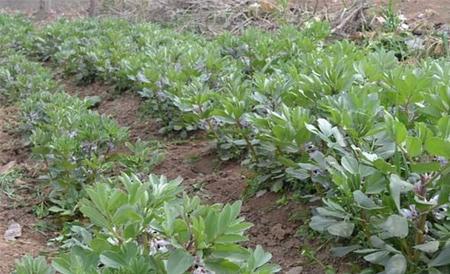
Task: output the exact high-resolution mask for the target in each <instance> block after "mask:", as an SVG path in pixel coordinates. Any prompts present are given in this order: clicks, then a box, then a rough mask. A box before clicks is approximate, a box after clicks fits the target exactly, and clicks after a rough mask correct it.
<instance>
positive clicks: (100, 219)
mask: <svg viewBox="0 0 450 274" xmlns="http://www.w3.org/2000/svg"><path fill="white" fill-rule="evenodd" d="M89 205H90V206H89ZM80 211H81V212H82V213H83V214H84V216H86V217H88V218H89V219H90V220H91V222H92V223H94V224H96V225H97V226H99V227H102V228H107V227H109V222H108V220H107V219H106V218H105V217H104V216H103V215H102V214H101V213H100V211H98V210H97V209H96V208H95V207H94V205H93V204H92V203H91V202H90V201H87V200H85V202H82V206H81V207H80Z"/></svg>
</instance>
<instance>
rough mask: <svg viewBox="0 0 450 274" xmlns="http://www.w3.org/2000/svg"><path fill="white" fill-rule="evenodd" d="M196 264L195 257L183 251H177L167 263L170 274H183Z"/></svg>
mask: <svg viewBox="0 0 450 274" xmlns="http://www.w3.org/2000/svg"><path fill="white" fill-rule="evenodd" d="M193 263H194V257H192V256H191V254H189V253H188V252H186V251H185V250H182V249H177V250H175V251H174V252H173V253H172V254H171V255H170V256H169V259H168V261H167V273H168V274H183V273H184V272H186V271H187V270H188V269H189V267H191V266H192V264H193Z"/></svg>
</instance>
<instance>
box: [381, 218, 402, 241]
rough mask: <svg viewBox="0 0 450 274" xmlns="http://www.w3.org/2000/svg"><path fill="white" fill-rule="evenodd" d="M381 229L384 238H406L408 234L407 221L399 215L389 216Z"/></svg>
mask: <svg viewBox="0 0 450 274" xmlns="http://www.w3.org/2000/svg"><path fill="white" fill-rule="evenodd" d="M381 227H382V228H383V230H384V234H383V236H385V238H390V237H398V238H402V239H403V238H406V237H407V236H408V233H409V229H408V220H407V219H406V218H405V217H403V216H400V215H391V216H389V218H387V220H386V222H384V223H383V224H382V225H381Z"/></svg>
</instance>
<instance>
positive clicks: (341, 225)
mask: <svg viewBox="0 0 450 274" xmlns="http://www.w3.org/2000/svg"><path fill="white" fill-rule="evenodd" d="M354 229H355V224H353V223H349V222H346V221H342V222H338V223H335V224H332V225H330V226H329V227H328V229H327V231H328V233H330V234H331V235H334V236H338V237H343V238H348V237H350V236H351V235H352V234H353V230H354Z"/></svg>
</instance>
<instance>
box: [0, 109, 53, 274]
mask: <svg viewBox="0 0 450 274" xmlns="http://www.w3.org/2000/svg"><path fill="white" fill-rule="evenodd" d="M17 113H18V111H17V109H15V108H12V107H0V176H1V175H2V174H4V173H6V172H8V171H11V170H12V169H17V170H20V171H21V173H22V176H21V178H18V179H17V180H15V182H14V183H13V185H12V186H10V187H11V188H14V190H15V191H14V194H13V195H10V197H8V196H7V195H5V193H4V192H3V190H2V189H3V188H2V187H1V186H0V273H5V274H6V273H10V272H11V271H12V270H13V268H14V265H15V260H17V259H20V258H21V257H22V256H23V255H26V254H30V255H34V256H36V255H39V254H41V253H42V252H49V251H50V249H49V248H48V247H47V240H48V239H49V238H51V237H53V236H54V235H51V234H44V233H41V232H39V231H38V229H37V228H36V224H38V221H39V220H38V219H37V218H36V217H35V216H34V215H33V213H32V210H33V205H34V204H36V200H35V199H34V197H35V189H36V184H37V182H36V179H35V178H36V176H37V173H36V170H37V169H39V167H38V166H36V163H35V162H33V161H32V160H31V159H29V149H28V148H27V147H26V146H25V145H24V143H23V141H22V138H21V137H20V135H19V133H18V132H17V128H16V127H17V124H16V120H17ZM0 183H1V182H0ZM13 221H15V222H17V223H19V224H20V225H21V226H22V236H20V237H19V238H18V239H17V240H16V241H6V240H5V239H4V233H5V231H6V230H7V229H8V226H9V224H10V223H11V222H13Z"/></svg>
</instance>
